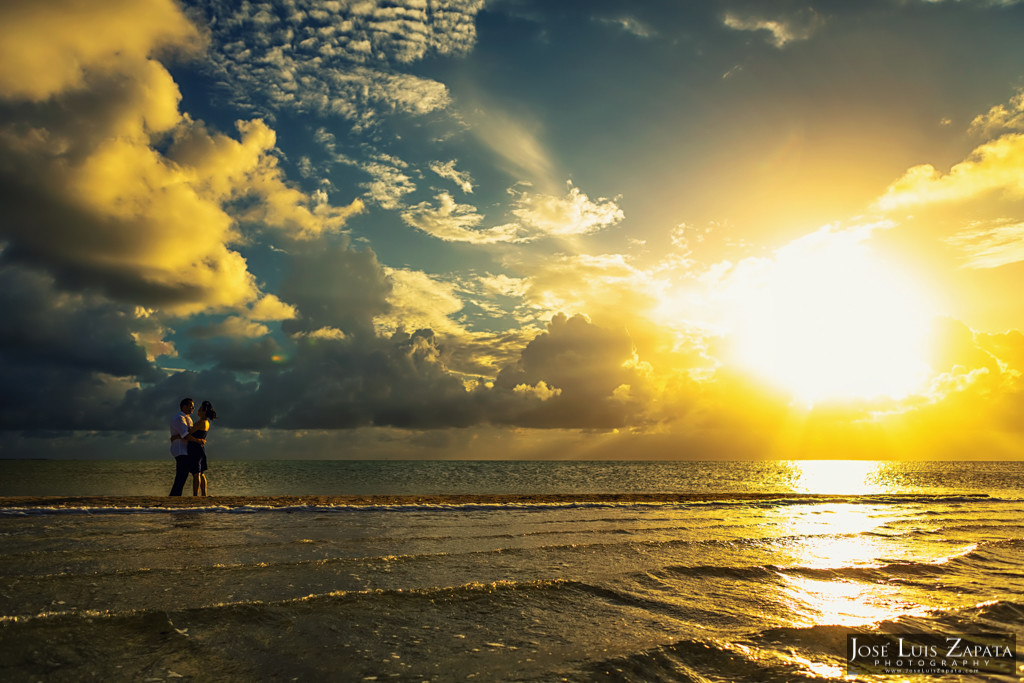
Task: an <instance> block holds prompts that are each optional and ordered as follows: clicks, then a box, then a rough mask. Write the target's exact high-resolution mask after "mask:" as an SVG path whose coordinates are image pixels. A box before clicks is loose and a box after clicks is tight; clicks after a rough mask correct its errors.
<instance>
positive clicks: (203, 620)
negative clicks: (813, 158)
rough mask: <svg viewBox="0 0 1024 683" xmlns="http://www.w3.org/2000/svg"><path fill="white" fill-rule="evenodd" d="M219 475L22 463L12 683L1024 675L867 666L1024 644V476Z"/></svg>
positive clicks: (732, 466) (527, 465)
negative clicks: (199, 493)
mask: <svg viewBox="0 0 1024 683" xmlns="http://www.w3.org/2000/svg"><path fill="white" fill-rule="evenodd" d="M168 460H169V459H168ZM211 468H212V469H211V472H210V489H211V493H212V494H214V496H213V497H211V498H209V499H205V500H203V499H196V500H183V501H181V502H182V503H183V504H189V505H192V507H183V508H179V507H171V506H169V505H167V504H166V503H165V502H164V499H161V498H157V497H158V496H163V495H165V494H166V489H167V488H169V486H170V480H171V478H172V476H173V472H172V469H173V464H172V463H171V462H169V461H168V462H165V461H139V462H126V461H120V462H109V461H108V462H88V461H0V475H2V477H0V496H5V497H7V498H4V499H0V543H2V545H0V548H2V554H0V678H2V679H3V680H5V681H84V680H107V681H109V680H113V681H122V680H123V681H167V680H175V681H178V680H191V681H466V680H471V681H473V680H475V681H779V682H783V681H785V682H789V681H833V680H834V681H839V680H865V681H902V680H929V681H931V680H957V681H971V680H978V681H990V680H1005V681H1018V680H1021V679H1022V678H1024V667H1022V665H1021V664H1018V663H1013V662H1011V663H1010V664H1009V665H1007V664H1006V661H1005V658H1004V659H1003V660H1000V661H994V660H993V661H988V663H986V661H987V660H985V659H984V658H983V657H973V658H971V659H970V661H968V660H967V659H965V660H964V661H963V663H962V664H957V666H962V667H963V668H962V669H957V670H956V672H954V673H949V674H946V675H937V674H935V673H934V670H936V669H935V668H936V667H940V666H941V665H940V664H938V663H937V662H935V661H930V660H933V659H934V657H932V658H929V657H925V656H920V657H917V661H914V662H909V664H912V665H913V666H914V667H916V668H913V669H909V670H911V671H914V672H916V673H910V674H907V675H902V676H897V677H894V676H893V675H890V674H886V673H884V672H873V673H854V674H853V675H851V676H850V677H848V665H849V661H848V660H849V654H848V652H847V647H848V640H849V638H850V637H855V638H859V641H858V642H861V643H867V642H873V641H872V638H877V637H880V636H881V634H906V636H907V638H909V639H911V641H913V639H914V638H918V637H924V636H932V637H941V638H943V639H944V638H947V637H954V638H955V637H961V638H962V637H964V636H969V637H970V638H975V639H977V638H978V637H995V636H999V637H1003V638H1007V637H1008V638H1010V639H1011V641H1012V639H1013V638H1015V639H1016V641H1018V642H1020V643H1021V645H1024V525H1022V522H1021V520H1022V519H1024V463H1017V462H969V463H968V462H927V463H890V462H873V461H838V462H827V461H793V462H780V461H772V462H758V463H752V462H640V463H636V462H501V461H499V462H491V461H453V462H448V461H446V462H394V461H383V462H347V461H304V462H286V461H273V462H266V461H259V462H255V461H254V462H242V461H237V462H232V461H224V462H216V463H211ZM609 494H618V495H614V496H613V495H609ZM649 494H667V495H662V496H660V497H657V499H655V498H651V497H650V495H649ZM674 494H680V495H679V496H678V497H677V498H673V495H674ZM10 496H29V497H34V498H25V499H20V500H19V499H12V498H9V497H10ZM39 496H60V497H65V498H64V499H51V500H46V499H41V498H39ZM68 496H92V497H93V498H88V499H85V498H83V499H82V500H80V501H77V502H76V501H68V500H67V499H66V497H68ZM96 496H117V498H106V499H102V500H100V502H97V500H99V499H97V498H95V497H96ZM218 496H231V497H230V498H220V497H218ZM280 496H293V497H297V496H298V497H301V496H321V498H318V499H306V500H303V499H302V498H292V499H282V498H279V497H280ZM325 496H363V497H364V498H363V499H361V501H360V503H359V504H356V503H355V502H352V501H349V502H346V499H344V498H337V499H330V498H323V497H325ZM373 496H426V497H427V498H423V499H418V500H419V501H420V502H416V503H411V502H403V501H402V500H400V499H393V498H388V499H384V498H380V499H379V500H380V501H385V500H386V501H387V502H386V503H384V502H381V503H374V502H373V500H374V499H373V498H372V497H373ZM467 496H471V497H472V498H469V499H467ZM645 496H647V497H646V498H645ZM146 497H148V498H146ZM365 497H371V498H369V499H367V498H365ZM410 500H411V499H410ZM311 501H313V502H311ZM325 501H326V502H325ZM1012 647H1013V652H1014V653H1015V654H1016V659H1017V661H1019V662H1022V663H1024V660H1022V659H1021V651H1020V650H1019V649H1017V647H1016V645H1014V646H1012ZM917 654H920V653H917ZM943 654H945V653H943ZM911 659H913V658H911ZM906 665H908V662H903V664H901V666H906ZM947 666H948V663H947ZM1007 666H1009V668H1006V667H1007ZM924 671H928V673H920V672H924ZM964 672H966V673H964Z"/></svg>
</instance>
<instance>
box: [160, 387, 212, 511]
mask: <svg viewBox="0 0 1024 683" xmlns="http://www.w3.org/2000/svg"><path fill="white" fill-rule="evenodd" d="M195 407H196V403H195V401H193V400H192V399H190V398H183V399H182V400H181V404H180V408H181V412H179V413H178V414H177V415H175V416H174V417H172V418H171V455H173V456H174V462H175V468H174V484H173V485H172V486H171V493H170V495H172V496H180V495H181V490H182V489H183V488H184V487H185V481H186V480H187V479H188V475H190V474H191V475H192V495H193V496H200V495H202V496H205V495H206V469H207V467H206V435H207V433H208V432H209V431H210V420H215V419H217V411H216V410H214V409H213V405H212V404H211V403H210V402H209V401H203V403H202V404H201V405H200V406H199V412H197V413H196V421H195V422H194V423H193V421H192V411H193V410H195Z"/></svg>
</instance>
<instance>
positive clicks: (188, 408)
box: [179, 398, 196, 415]
mask: <svg viewBox="0 0 1024 683" xmlns="http://www.w3.org/2000/svg"><path fill="white" fill-rule="evenodd" d="M179 405H180V406H181V412H183V413H185V414H186V415H191V414H192V411H193V410H195V407H196V402H195V401H193V400H192V399H190V398H183V399H181V403H180V404H179Z"/></svg>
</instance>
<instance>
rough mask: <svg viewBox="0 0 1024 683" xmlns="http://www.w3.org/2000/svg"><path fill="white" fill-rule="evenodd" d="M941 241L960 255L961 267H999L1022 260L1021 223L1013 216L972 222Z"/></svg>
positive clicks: (1023, 225)
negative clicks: (961, 256)
mask: <svg viewBox="0 0 1024 683" xmlns="http://www.w3.org/2000/svg"><path fill="white" fill-rule="evenodd" d="M944 241H945V242H946V244H949V245H951V246H953V247H955V248H957V249H959V250H960V251H961V252H962V253H963V254H964V257H965V259H966V260H965V262H964V267H965V268H973V269H983V268H999V267H1000V266H1005V265H1008V264H1011V263H1019V262H1021V261H1024V222H1019V221H1016V220H1014V219H1009V218H1007V219H1002V220H998V221H994V222H980V221H979V222H975V223H972V224H971V225H970V226H968V227H967V228H965V229H963V230H961V231H959V232H957V233H956V234H954V235H951V236H949V237H947V238H946V239H945V240H944Z"/></svg>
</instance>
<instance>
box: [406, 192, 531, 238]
mask: <svg viewBox="0 0 1024 683" xmlns="http://www.w3.org/2000/svg"><path fill="white" fill-rule="evenodd" d="M435 201H436V202H437V206H435V205H433V204H431V203H430V202H421V203H419V204H417V205H416V206H413V207H410V208H409V209H407V210H406V211H403V212H402V220H404V221H405V222H406V224H407V225H410V226H412V227H414V228H416V229H418V230H422V231H423V232H425V233H427V234H428V235H431V236H433V237H436V238H437V239H440V240H443V241H445V242H468V243H470V244H494V243H496V242H513V241H515V240H516V236H517V232H518V231H517V229H516V226H514V225H502V226H497V227H493V228H487V229H483V230H480V229H477V226H478V225H479V224H480V223H481V221H483V219H484V217H483V216H481V215H480V214H478V213H477V212H476V207H474V206H470V205H468V204H457V203H456V202H455V200H454V199H453V198H452V196H451V195H450V194H448V193H447V192H442V193H441V194H439V195H437V197H435Z"/></svg>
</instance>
